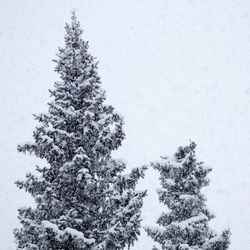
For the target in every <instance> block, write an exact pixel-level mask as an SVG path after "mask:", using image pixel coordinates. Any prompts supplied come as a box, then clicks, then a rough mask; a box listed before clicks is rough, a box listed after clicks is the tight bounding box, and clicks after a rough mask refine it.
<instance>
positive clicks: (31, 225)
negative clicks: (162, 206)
mask: <svg viewBox="0 0 250 250" xmlns="http://www.w3.org/2000/svg"><path fill="white" fill-rule="evenodd" d="M71 19H72V21H71V23H70V24H66V35H65V48H60V49H59V53H58V55H57V56H58V59H57V60H55V61H56V64H57V65H56V69H55V70H56V72H57V73H59V75H60V81H58V82H56V83H55V86H54V89H53V90H51V91H50V93H51V96H52V99H53V101H51V102H50V103H49V109H48V112H47V113H44V114H40V115H36V116H35V119H36V120H37V121H38V123H39V126H37V127H36V128H35V130H34V132H33V138H34V142H31V143H26V144H24V145H19V146H18V150H19V151H21V152H24V153H26V152H28V153H33V154H34V155H35V156H37V157H38V158H42V159H45V160H46V161H45V166H43V167H37V168H36V170H37V173H36V174H31V173H29V174H27V175H26V179H25V180H24V181H18V182H17V186H18V187H19V188H21V189H24V190H26V191H27V192H29V193H30V194H31V195H32V196H33V197H34V200H35V207H23V208H20V209H19V220H20V223H21V225H22V227H21V228H19V229H14V236H15V239H16V243H17V247H18V249H30V250H31V249H32V250H34V249H39V250H41V249H44V250H47V249H53V250H54V249H95V250H96V249H124V248H125V247H126V246H130V245H132V244H133V243H134V241H135V240H137V236H138V235H139V229H140V222H141V218H140V214H141V207H142V202H143V197H145V195H146V191H136V190H135V188H136V183H137V181H138V179H139V178H141V177H144V173H145V170H146V167H142V168H134V169H133V170H132V171H131V172H130V173H129V174H124V172H123V171H124V170H125V167H126V165H125V163H124V162H122V161H121V160H114V159H112V157H111V152H112V151H113V150H115V149H117V148H118V147H119V146H120V145H121V142H122V140H123V138H124V133H123V129H122V126H123V120H122V118H121V116H120V115H119V114H118V113H116V112H115V111H114V108H113V107H112V106H108V105H105V103H104V100H105V95H104V91H103V90H102V88H101V82H100V78H99V76H98V74H97V63H96V62H95V59H94V58H93V57H92V56H91V55H90V54H89V52H88V43H87V42H85V41H83V40H82V38H81V35H82V30H81V28H80V23H79V22H78V21H77V20H76V17H75V14H74V13H73V14H72V18H71Z"/></svg>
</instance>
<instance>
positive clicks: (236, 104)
mask: <svg viewBox="0 0 250 250" xmlns="http://www.w3.org/2000/svg"><path fill="white" fill-rule="evenodd" d="M0 6H1V7H0V58H1V61H0V84H1V88H0V91H1V92H0V113H1V116H0V140H1V143H0V155H1V157H0V166H1V171H0V249H3V250H7V249H15V244H14V242H13V235H12V229H13V227H15V226H16V225H17V224H18V221H17V218H16V217H17V208H18V207H20V206H23V205H25V204H26V205H27V204H31V203H32V200H31V198H30V197H29V196H28V194H26V193H25V192H24V191H19V190H18V189H17V188H16V187H15V185H14V181H15V180H17V179H22V178H23V177H24V175H25V172H27V171H31V170H32V169H33V168H34V158H32V157H28V156H25V155H22V154H18V153H17V151H16V145H17V144H18V143H23V142H25V141H28V140H31V135H32V131H33V128H34V126H35V122H34V121H33V117H32V114H33V113H39V112H42V111H46V110H47V105H46V103H47V101H48V99H49V98H48V97H49V93H48V88H50V87H52V85H53V82H54V81H55V80H56V79H57V76H56V74H55V72H54V71H53V69H54V63H53V62H52V59H54V58H55V53H56V52H57V47H58V46H62V45H63V43H64V41H63V36H64V24H65V22H66V21H69V20H70V12H71V11H72V10H73V9H75V10H76V14H77V16H78V19H79V20H80V21H81V24H82V27H83V28H84V31H85V32H84V38H85V39H87V40H89V41H90V52H91V53H92V54H93V55H94V56H96V57H97V58H98V60H99V61H100V63H99V73H100V76H101V78H102V82H103V87H104V89H105V90H106V92H107V102H108V103H110V104H112V105H113V106H114V107H115V108H116V110H118V111H119V112H120V113H121V114H122V115H123V116H124V119H125V122H126V125H125V132H126V140H125V141H124V143H123V146H122V147H121V148H120V149H119V150H118V151H117V152H116V153H115V154H114V156H116V157H119V158H124V159H125V160H126V161H127V163H128V167H129V168H132V167H135V166H140V165H142V164H144V163H148V162H149V161H153V160H158V159H159V156H164V155H169V154H172V153H174V151H175V150H176V149H177V147H178V146H180V145H185V144H187V143H188V142H189V139H192V140H194V141H195V142H196V143H197V144H198V149H197V156H198V158H199V159H200V160H203V161H205V163H207V164H209V165H211V166H212V167H213V172H212V173H211V174H210V179H211V183H210V185H209V186H208V187H207V188H206V189H204V193H205V194H206V196H207V198H208V202H207V204H208V207H209V208H210V209H212V210H213V211H214V212H215V214H216V215H217V217H216V218H215V219H214V220H213V222H212V223H211V227H213V228H215V229H217V230H222V229H224V228H227V227H230V228H231V231H232V237H231V241H232V244H231V247H230V250H249V249H250V227H249V225H250V181H249V176H250V111H249V109H248V108H249V104H250V2H249V1H247V0H246V1H243V0H242V1H237V0H234V1H233V0H231V1H229V0H224V1H223V0H222V1H217V0H214V1H212V0H206V1H199V0H197V1H192V0H188V1H184V0H183V1H175V0H173V1H169V0H162V1H160V0H159V1H156V0H151V1H139V0H137V1H135V0H131V1H110V0H108V1H93V0H89V1H86V0H85V1H82V0H81V1H80V0H79V1H62V0H61V1H59V0H57V1H56V0H54V1H51V0H43V1H35V0H33V1H31V0H30V1H25V0H22V1H20V0H16V1H14V0H12V1H6V0H0ZM157 178H158V175H157V173H155V172H154V171H153V170H149V171H148V172H147V175H146V178H145V179H144V180H143V181H142V182H141V183H140V189H142V188H147V189H148V190H149V192H148V197H147V198H146V199H145V203H144V209H143V218H144V222H143V223H144V225H146V224H154V222H155V220H156V217H157V216H158V215H159V214H160V212H161V211H162V209H163V207H162V206H161V205H159V203H158V198H157V195H156V193H155V188H156V187H158V186H159V184H158V179H157ZM152 244H153V242H152V240H151V239H150V238H148V237H146V235H145V233H144V232H143V231H142V236H141V237H140V238H139V241H138V243H137V244H136V245H135V247H134V248H133V249H136V250H144V249H145V250H149V249H151V246H152Z"/></svg>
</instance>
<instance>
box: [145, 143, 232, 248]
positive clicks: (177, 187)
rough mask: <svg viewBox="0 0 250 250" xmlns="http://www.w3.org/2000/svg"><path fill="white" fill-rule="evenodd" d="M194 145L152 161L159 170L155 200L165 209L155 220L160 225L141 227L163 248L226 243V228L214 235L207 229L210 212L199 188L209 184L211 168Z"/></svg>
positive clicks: (209, 246) (198, 246)
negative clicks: (196, 154)
mask: <svg viewBox="0 0 250 250" xmlns="http://www.w3.org/2000/svg"><path fill="white" fill-rule="evenodd" d="M195 148H196V144H195V143H194V142H191V143H190V145H188V146H186V147H180V148H179V149H178V150H177V152H176V153H175V155H174V156H173V157H172V158H163V160H162V161H160V162H157V163H152V166H153V167H154V168H155V169H157V170H158V171H159V172H160V182H161V186H162V189H158V190H157V192H158V195H159V200H160V202H162V203H163V204H164V205H167V207H168V211H167V212H165V213H162V214H161V215H160V217H159V218H158V220H157V224H159V225H160V226H161V227H146V228H145V230H146V232H147V233H148V235H149V236H150V237H152V238H153V239H154V240H155V241H156V242H158V243H159V244H160V246H161V248H162V249H164V250H198V249H203V250H225V249H228V246H229V244H230V241H229V237H230V231H229V230H225V231H224V232H223V233H222V234H221V235H217V234H216V233H215V232H214V231H212V230H211V229H210V228H209V225H208V222H209V221H210V220H211V219H212V218H214V215H213V214H212V213H211V212H210V211H209V210H208V209H207V207H206V205H205V201H206V198H205V197H204V195H203V194H202V193H201V188H202V187H204V186H207V185H208V184H209V179H208V178H207V174H208V173H209V172H210V171H211V168H209V167H207V166H205V165H204V164H203V162H199V161H197V159H196V156H195ZM154 249H157V248H156V247H154Z"/></svg>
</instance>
